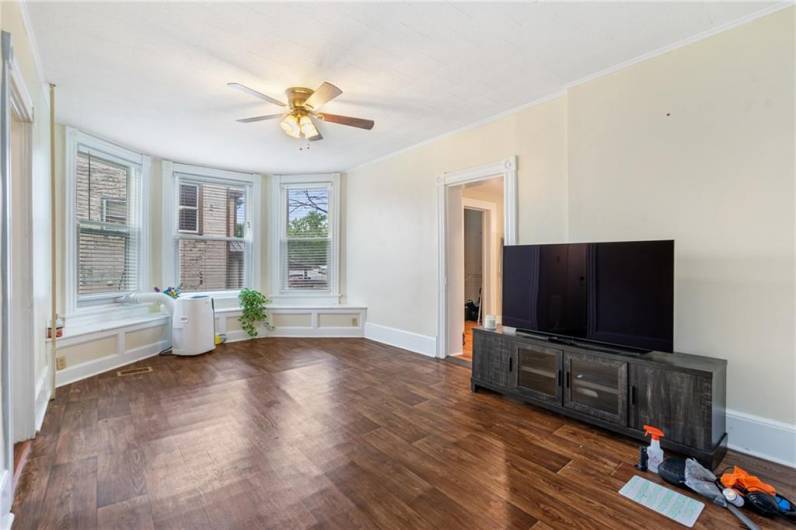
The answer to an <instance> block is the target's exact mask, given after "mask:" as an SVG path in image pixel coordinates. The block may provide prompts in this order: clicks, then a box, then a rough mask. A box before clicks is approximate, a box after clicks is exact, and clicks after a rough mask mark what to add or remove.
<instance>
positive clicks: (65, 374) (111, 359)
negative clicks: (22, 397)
mask: <svg viewBox="0 0 796 530" xmlns="http://www.w3.org/2000/svg"><path fill="white" fill-rule="evenodd" d="M169 345H170V341H168V340H162V341H159V342H155V343H152V344H147V345H145V346H141V347H140V348H135V349H132V350H129V351H126V352H124V353H115V354H113V355H108V356H105V357H100V358H99V359H94V360H91V361H87V362H85V363H80V364H76V365H75V366H69V367H67V368H64V369H63V370H60V371H58V372H57V373H56V374H55V384H56V386H64V385H68V384H71V383H74V382H76V381H80V380H82V379H86V378H88V377H92V376H95V375H97V374H101V373H103V372H107V371H108V370H113V369H115V368H119V367H121V366H125V365H128V364H132V363H134V362H136V361H140V360H142V359H148V358H149V357H154V356H156V355H158V354H159V353H160V352H162V351H163V350H165V349H167V348H168V347H169Z"/></svg>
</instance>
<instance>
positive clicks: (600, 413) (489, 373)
mask: <svg viewBox="0 0 796 530" xmlns="http://www.w3.org/2000/svg"><path fill="white" fill-rule="evenodd" d="M726 378H727V361H725V360H723V359H714V358H711V357H702V356H699V355H686V354H682V353H663V352H650V353H646V354H635V353H619V352H616V351H612V350H609V349H602V348H597V347H591V346H585V345H581V344H578V345H577V346H574V345H569V344H557V343H551V342H548V341H547V340H545V339H544V338H543V337H539V338H535V337H533V336H528V335H525V334H517V333H514V332H509V331H508V330H506V331H503V330H497V331H494V330H485V329H481V328H477V329H475V330H474V331H473V373H472V389H473V391H477V390H478V389H479V388H486V389H489V390H493V391H495V392H500V393H502V394H506V395H510V396H513V397H516V398H519V399H522V400H524V401H526V402H528V403H531V404H534V405H538V406H541V407H544V408H547V409H550V410H554V411H556V412H559V413H562V414H565V415H567V416H570V417H572V418H575V419H578V420H582V421H585V422H588V423H592V424H594V425H597V426H599V427H603V428H605V429H609V430H612V431H615V432H618V433H621V434H625V435H628V436H632V437H634V438H636V439H639V440H642V439H643V438H644V432H643V426H644V425H645V424H649V425H654V426H656V427H659V428H661V429H663V431H664V433H665V436H664V439H663V440H662V444H661V445H662V446H663V448H664V449H668V450H671V451H675V452H678V453H681V454H684V455H688V456H693V457H695V458H697V459H698V460H699V461H700V462H702V463H703V464H704V465H707V466H709V467H711V468H715V467H716V466H717V465H718V464H719V462H721V459H722V458H723V457H724V454H725V453H726V451H727V433H726V432H725V410H724V408H725V395H726Z"/></svg>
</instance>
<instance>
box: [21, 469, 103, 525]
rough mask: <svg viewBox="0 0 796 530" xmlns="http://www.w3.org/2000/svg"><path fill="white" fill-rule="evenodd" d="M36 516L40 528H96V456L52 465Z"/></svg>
mask: <svg viewBox="0 0 796 530" xmlns="http://www.w3.org/2000/svg"><path fill="white" fill-rule="evenodd" d="M37 515H38V524H37V525H36V526H35V528H40V529H41V530H49V529H58V530H68V529H75V530H92V529H94V528H97V459H96V457H94V458H87V459H84V460H77V461H74V462H70V463H67V464H57V465H55V466H53V467H52V469H51V470H50V479H49V481H48V483H47V493H46V495H45V497H44V499H43V500H42V501H41V506H40V510H39V513H38V514H37Z"/></svg>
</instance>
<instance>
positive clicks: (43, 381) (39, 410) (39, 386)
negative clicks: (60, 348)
mask: <svg viewBox="0 0 796 530" xmlns="http://www.w3.org/2000/svg"><path fill="white" fill-rule="evenodd" d="M50 377H51V376H50V367H49V366H47V367H46V368H45V369H44V373H43V374H42V375H41V377H39V380H38V381H37V382H36V403H35V404H34V414H35V416H34V428H35V429H36V432H39V431H40V430H41V425H42V423H44V415H45V414H46V413H47V406H48V405H49V404H50V398H51V397H52V387H51V383H50Z"/></svg>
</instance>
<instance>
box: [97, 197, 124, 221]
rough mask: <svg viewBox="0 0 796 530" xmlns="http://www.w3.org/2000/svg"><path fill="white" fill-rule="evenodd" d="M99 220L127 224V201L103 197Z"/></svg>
mask: <svg viewBox="0 0 796 530" xmlns="http://www.w3.org/2000/svg"><path fill="white" fill-rule="evenodd" d="M101 221H102V222H103V223H111V224H120V225H124V224H127V201H123V200H120V199H111V198H110V197H103V198H102V219H101Z"/></svg>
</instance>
